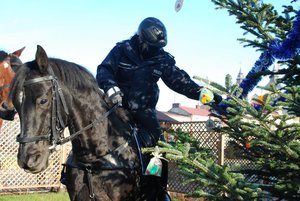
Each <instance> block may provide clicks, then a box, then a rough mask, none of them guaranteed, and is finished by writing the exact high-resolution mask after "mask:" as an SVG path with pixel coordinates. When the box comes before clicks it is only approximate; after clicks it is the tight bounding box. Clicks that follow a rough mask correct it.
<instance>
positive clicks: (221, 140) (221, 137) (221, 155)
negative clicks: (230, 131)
mask: <svg viewBox="0 0 300 201" xmlns="http://www.w3.org/2000/svg"><path fill="white" fill-rule="evenodd" d="M224 149H225V136H224V135H223V134H222V133H220V134H219V143H218V164H219V165H224Z"/></svg>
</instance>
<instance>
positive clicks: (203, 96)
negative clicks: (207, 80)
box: [199, 87, 222, 105]
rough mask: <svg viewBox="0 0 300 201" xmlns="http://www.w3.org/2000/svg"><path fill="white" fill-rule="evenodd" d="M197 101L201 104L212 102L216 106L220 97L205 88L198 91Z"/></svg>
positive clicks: (220, 99)
mask: <svg viewBox="0 0 300 201" xmlns="http://www.w3.org/2000/svg"><path fill="white" fill-rule="evenodd" d="M199 101H200V102H201V103H203V104H208V103H210V102H212V101H213V102H214V104H216V105H218V104H219V103H220V102H221V101H222V96H220V95H218V94H215V93H213V92H212V91H210V90H209V89H207V88H204V87H203V88H202V89H200V97H199Z"/></svg>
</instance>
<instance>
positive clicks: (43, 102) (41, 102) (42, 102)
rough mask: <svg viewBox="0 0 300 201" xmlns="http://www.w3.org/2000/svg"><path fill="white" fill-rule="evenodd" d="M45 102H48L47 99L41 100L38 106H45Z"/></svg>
mask: <svg viewBox="0 0 300 201" xmlns="http://www.w3.org/2000/svg"><path fill="white" fill-rule="evenodd" d="M47 102H48V100H47V99H42V100H41V101H40V104H41V105H43V104H45V103H47Z"/></svg>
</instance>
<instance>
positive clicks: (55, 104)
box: [17, 66, 69, 149]
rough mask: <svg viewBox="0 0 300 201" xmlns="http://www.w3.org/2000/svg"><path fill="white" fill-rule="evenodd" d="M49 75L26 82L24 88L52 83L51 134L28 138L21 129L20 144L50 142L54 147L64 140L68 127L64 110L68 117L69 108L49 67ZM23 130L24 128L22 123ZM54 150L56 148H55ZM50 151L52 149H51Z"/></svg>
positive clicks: (22, 110) (22, 108)
mask: <svg viewBox="0 0 300 201" xmlns="http://www.w3.org/2000/svg"><path fill="white" fill-rule="evenodd" d="M48 69H49V74H50V75H47V76H43V77H38V78H33V79H30V80H26V81H25V82H24V85H23V87H26V86H29V85H31V84H35V83H38V82H46V81H51V83H52V110H51V133H48V134H45V135H38V136H34V137H27V136H25V134H24V131H23V129H21V133H20V134H19V135H18V136H17V142H19V143H28V142H36V141H43V140H46V141H49V142H50V144H51V145H52V146H56V145H57V144H59V142H60V140H61V138H62V131H63V130H64V128H65V127H66V123H65V121H64V120H63V117H62V112H61V111H62V109H61V107H62V108H63V111H64V113H65V115H66V116H68V115H69V111H68V107H67V105H66V101H65V98H64V95H63V93H62V90H61V87H60V86H59V83H58V80H57V77H56V76H55V75H54V73H53V70H52V68H51V66H49V68H48ZM22 99H23V100H22V103H23V102H24V99H25V95H24V94H23V98H22ZM24 107H25V106H24V104H22V105H21V113H22V114H23V113H24ZM21 128H23V125H22V121H21ZM53 148H54V147H53ZM49 149H52V147H51V148H49Z"/></svg>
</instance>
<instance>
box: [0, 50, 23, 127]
mask: <svg viewBox="0 0 300 201" xmlns="http://www.w3.org/2000/svg"><path fill="white" fill-rule="evenodd" d="M24 49H25V47H23V48H21V49H19V50H16V51H14V52H13V53H11V54H9V53H6V52H4V51H0V112H1V115H0V129H1V126H2V123H3V119H6V120H12V118H13V116H12V115H9V111H12V110H13V105H12V103H11V101H10V100H9V99H8V94H9V91H10V83H11V81H12V79H13V77H14V75H15V72H14V71H15V70H16V69H17V68H18V66H19V65H21V64H22V62H21V61H20V59H19V57H20V56H21V54H22V52H23V50H24Z"/></svg>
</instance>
